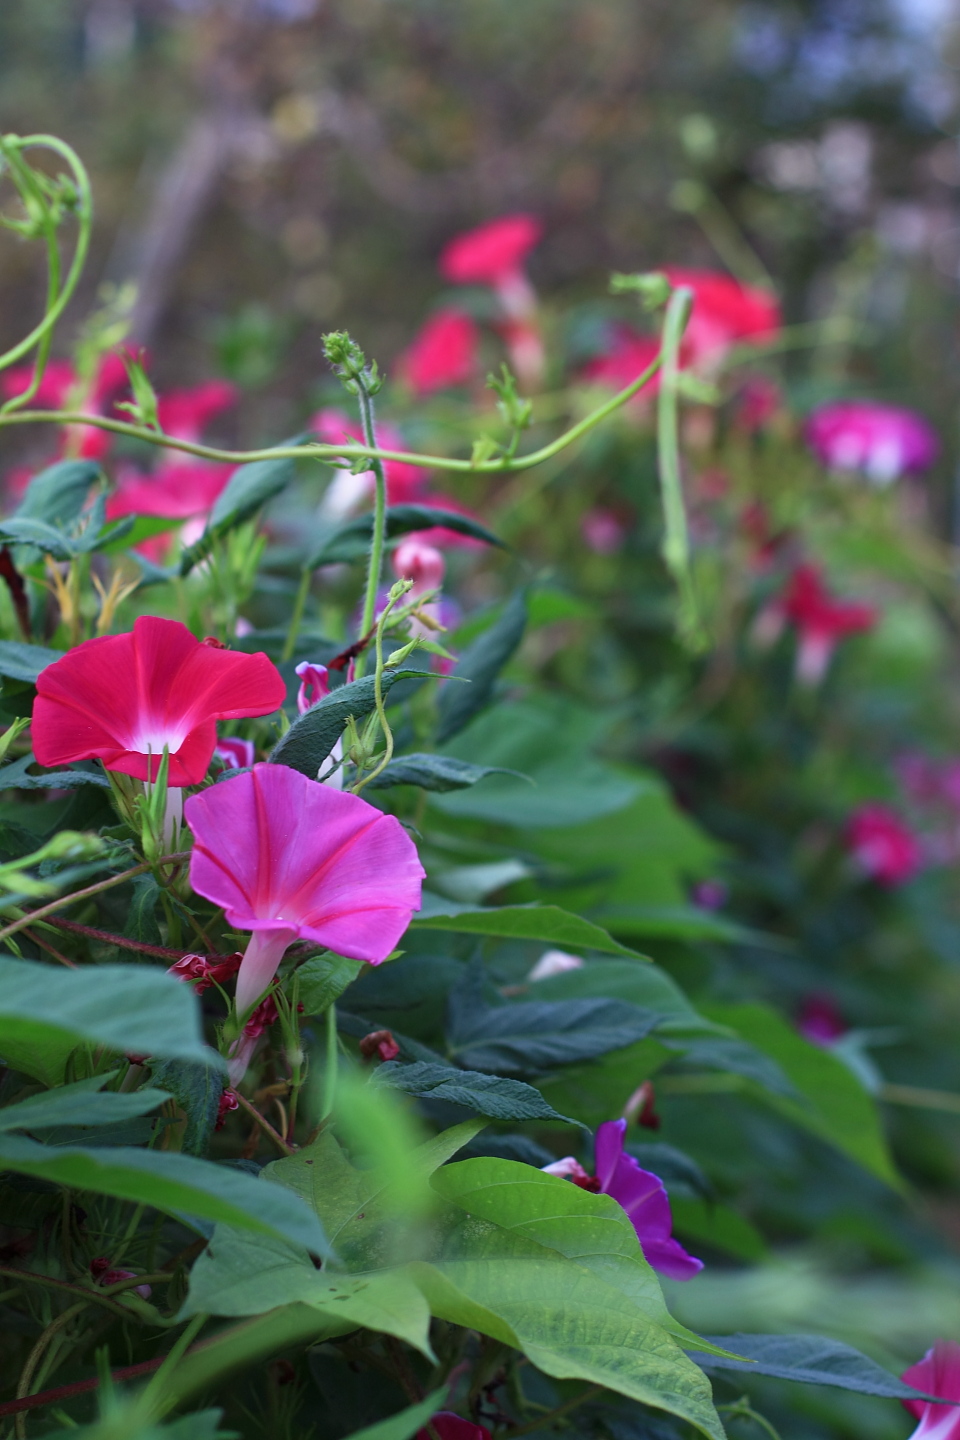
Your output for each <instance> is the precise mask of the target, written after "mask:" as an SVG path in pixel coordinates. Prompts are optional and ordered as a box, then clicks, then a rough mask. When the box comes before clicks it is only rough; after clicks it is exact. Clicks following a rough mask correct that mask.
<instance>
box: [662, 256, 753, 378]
mask: <svg viewBox="0 0 960 1440" xmlns="http://www.w3.org/2000/svg"><path fill="white" fill-rule="evenodd" d="M665 274H666V276H667V279H668V280H669V281H670V283H671V285H674V286H679V285H688V286H689V287H690V289H691V290H692V291H693V309H692V311H691V314H690V320H689V323H688V324H687V328H686V331H685V333H684V337H683V345H682V349H681V360H682V363H683V364H684V365H687V366H689V367H691V368H692V369H695V370H712V369H715V368H716V366H717V365H718V364H720V363H722V361H723V360H724V359H725V358H726V356H727V355H728V353H729V352H730V350H732V348H733V346H734V345H736V344H737V343H738V342H740V341H743V340H762V339H770V338H772V337H773V336H774V335H776V334H777V332H778V331H779V329H780V326H781V314H780V305H779V302H778V301H777V299H776V296H775V295H773V293H772V292H771V291H769V290H761V289H760V288H759V287H758V286H755V285H741V283H740V281H739V280H734V279H733V278H732V277H731V276H729V275H723V274H721V273H720V272H719V271H717V270H684V269H679V268H673V267H670V266H668V267H667V268H666V270H665Z"/></svg>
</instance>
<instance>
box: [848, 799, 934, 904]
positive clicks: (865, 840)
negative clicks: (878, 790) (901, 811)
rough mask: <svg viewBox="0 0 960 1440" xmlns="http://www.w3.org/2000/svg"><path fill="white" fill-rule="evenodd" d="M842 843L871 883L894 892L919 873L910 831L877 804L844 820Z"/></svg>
mask: <svg viewBox="0 0 960 1440" xmlns="http://www.w3.org/2000/svg"><path fill="white" fill-rule="evenodd" d="M844 842H845V844H846V847H847V850H848V851H849V852H850V854H851V855H852V857H853V859H854V861H855V862H856V864H857V866H858V867H859V868H860V870H861V871H862V872H863V874H864V875H866V876H867V877H868V878H869V879H871V880H876V881H877V883H878V884H879V885H883V886H885V887H886V888H887V889H893V888H894V887H895V886H897V885H903V884H904V883H905V882H906V881H907V880H911V879H912V878H913V876H914V875H915V874H916V873H917V871H918V870H919V869H920V865H921V862H922V852H921V849H920V842H919V840H918V839H917V837H916V835H914V833H913V831H912V830H911V829H910V828H909V827H908V826H907V825H906V823H905V822H904V821H903V820H902V819H901V818H900V816H899V815H898V814H897V813H896V811H895V810H891V809H890V808H889V806H887V805H882V804H880V803H879V802H877V801H870V802H868V803H867V804H865V805H860V806H858V807H857V809H856V810H854V811H853V813H852V814H851V815H850V816H849V818H848V819H847V823H846V826H845V828H844Z"/></svg>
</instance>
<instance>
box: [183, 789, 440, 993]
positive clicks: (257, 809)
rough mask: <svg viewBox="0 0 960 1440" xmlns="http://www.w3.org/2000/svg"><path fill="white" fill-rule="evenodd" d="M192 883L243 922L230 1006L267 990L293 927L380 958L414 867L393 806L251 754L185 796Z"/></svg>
mask: <svg viewBox="0 0 960 1440" xmlns="http://www.w3.org/2000/svg"><path fill="white" fill-rule="evenodd" d="M184 816H185V819H186V822H187V824H188V825H189V826H190V829H191V830H192V831H193V835H194V841H195V843H194V849H193V854H192V856H191V860H190V883H191V884H192V886H193V888H194V890H196V891H197V893H198V894H200V895H203V896H205V897H206V898H207V899H208V900H212V901H213V903H214V904H215V905H221V906H223V908H224V910H225V911H226V917H227V923H228V924H229V925H231V926H232V927H233V928H234V929H236V930H251V931H252V932H253V934H252V936H251V939H250V943H249V945H248V946H247V949H246V953H245V954H244V957H243V963H242V964H241V966H240V973H239V975H238V977H237V1011H238V1013H239V1014H240V1015H243V1013H244V1012H245V1011H247V1010H249V1009H250V1007H251V1006H252V1005H253V1004H254V1003H255V1002H256V1001H257V1000H258V999H259V997H260V996H261V995H262V994H263V992H264V991H265V990H266V988H267V986H268V985H269V983H270V981H271V980H272V979H273V976H274V975H275V974H276V971H277V967H278V966H279V964H280V961H281V959H282V958H283V954H284V951H285V950H286V949H287V946H288V945H290V944H292V943H293V941H294V940H296V939H298V938H299V939H302V940H313V941H316V942H317V943H318V944H320V945H329V946H330V948H331V949H332V950H335V951H336V952H337V953H338V954H340V955H347V956H349V957H350V958H351V959H354V960H367V961H369V963H370V964H371V965H379V964H380V962H381V961H382V960H385V959H386V957H387V956H388V955H389V954H390V952H391V951H392V950H393V949H394V947H395V946H396V943H397V941H398V940H399V939H400V936H401V935H402V934H403V932H404V931H405V930H406V928H407V925H408V924H409V923H410V916H411V915H412V914H413V912H414V911H415V910H418V909H419V908H420V887H421V882H422V880H423V876H424V871H423V867H422V866H421V864H420V860H419V857H418V855H417V850H416V846H415V845H414V843H413V841H412V840H411V839H410V837H409V836H408V835H407V833H406V831H405V830H404V828H403V826H402V825H401V824H400V822H399V820H397V819H396V818H395V817H394V816H392V815H384V814H383V812H382V811H380V810H377V809H375V808H374V807H373V806H372V805H368V804H367V802H366V801H365V800H361V799H360V797H359V796H358V795H351V794H349V793H346V792H344V791H341V790H333V789H331V788H330V787H329V786H327V785H318V784H317V782H316V781H315V780H309V779H308V778H307V777H306V776H305V775H301V774H300V773H299V771H297V770H290V769H288V768H287V766H285V765H270V764H261V765H255V766H254V768H253V769H252V770H248V771H247V772H246V773H245V774H243V775H238V776H236V777H235V778H234V779H231V780H225V781H221V782H220V784H218V785H212V786H210V787H209V789H207V790H203V791H201V792H200V793H199V794H197V795H193V796H191V798H190V799H189V800H188V801H187V803H186V806H185V807H184Z"/></svg>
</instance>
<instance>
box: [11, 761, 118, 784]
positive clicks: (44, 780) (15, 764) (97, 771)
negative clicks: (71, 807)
mask: <svg viewBox="0 0 960 1440" xmlns="http://www.w3.org/2000/svg"><path fill="white" fill-rule="evenodd" d="M36 763H37V762H36V759H35V758H34V756H33V755H32V754H31V755H21V756H20V758H19V759H18V760H12V761H11V762H10V764H9V765H4V766H3V768H2V769H0V790H75V789H77V787H78V786H80V785H98V786H99V787H100V788H101V789H106V790H109V789H110V781H109V780H108V779H107V777H106V775H105V774H104V773H103V767H102V766H100V765H96V766H95V765H92V764H91V765H90V768H89V769H87V768H86V764H82V765H77V766H72V767H71V768H70V769H69V770H44V771H42V772H41V773H40V774H39V775H32V774H30V773H28V767H29V766H31V765H36Z"/></svg>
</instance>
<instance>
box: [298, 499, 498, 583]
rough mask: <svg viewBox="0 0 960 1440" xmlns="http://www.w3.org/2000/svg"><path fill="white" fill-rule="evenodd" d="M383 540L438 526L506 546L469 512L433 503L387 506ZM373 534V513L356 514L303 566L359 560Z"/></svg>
mask: <svg viewBox="0 0 960 1440" xmlns="http://www.w3.org/2000/svg"><path fill="white" fill-rule="evenodd" d="M384 520H385V525H386V536H387V540H388V541H390V540H399V539H400V537H401V535H409V534H410V533H411V532H412V531H415V530H431V529H433V528H434V527H436V526H438V525H441V526H443V528H444V529H445V530H455V531H456V532H457V533H458V534H459V535H469V536H470V537H471V539H473V540H482V541H483V542H484V543H485V544H486V545H499V546H500V547H501V548H502V549H506V548H507V546H506V545H505V544H504V542H503V541H502V540H500V539H499V538H498V537H497V536H496V535H494V533H493V531H492V530H488V529H487V528H486V526H485V525H481V524H480V521H479V520H474V519H473V518H472V517H471V516H469V515H461V514H460V513H459V511H456V510H441V509H439V508H438V507H437V506H435V505H388V506H387V511H386V515H385V517H384ZM372 535H373V514H372V513H371V512H368V513H367V514H365V515H358V516H357V517H356V519H355V520H348V521H347V522H346V523H345V524H344V525H340V526H338V527H337V529H336V530H334V531H333V532H332V533H331V534H329V535H325V536H324V537H323V539H322V540H321V541H320V544H319V545H318V546H317V547H316V549H315V550H313V551H312V553H311V554H310V555H309V556H308V558H307V560H306V562H305V563H306V565H307V568H308V569H310V570H316V569H317V567H318V566H320V565H336V564H343V563H344V562H349V561H351V560H359V559H361V558H362V557H363V556H365V555H366V554H367V553H368V551H369V549H370V539H371V536H372Z"/></svg>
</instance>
